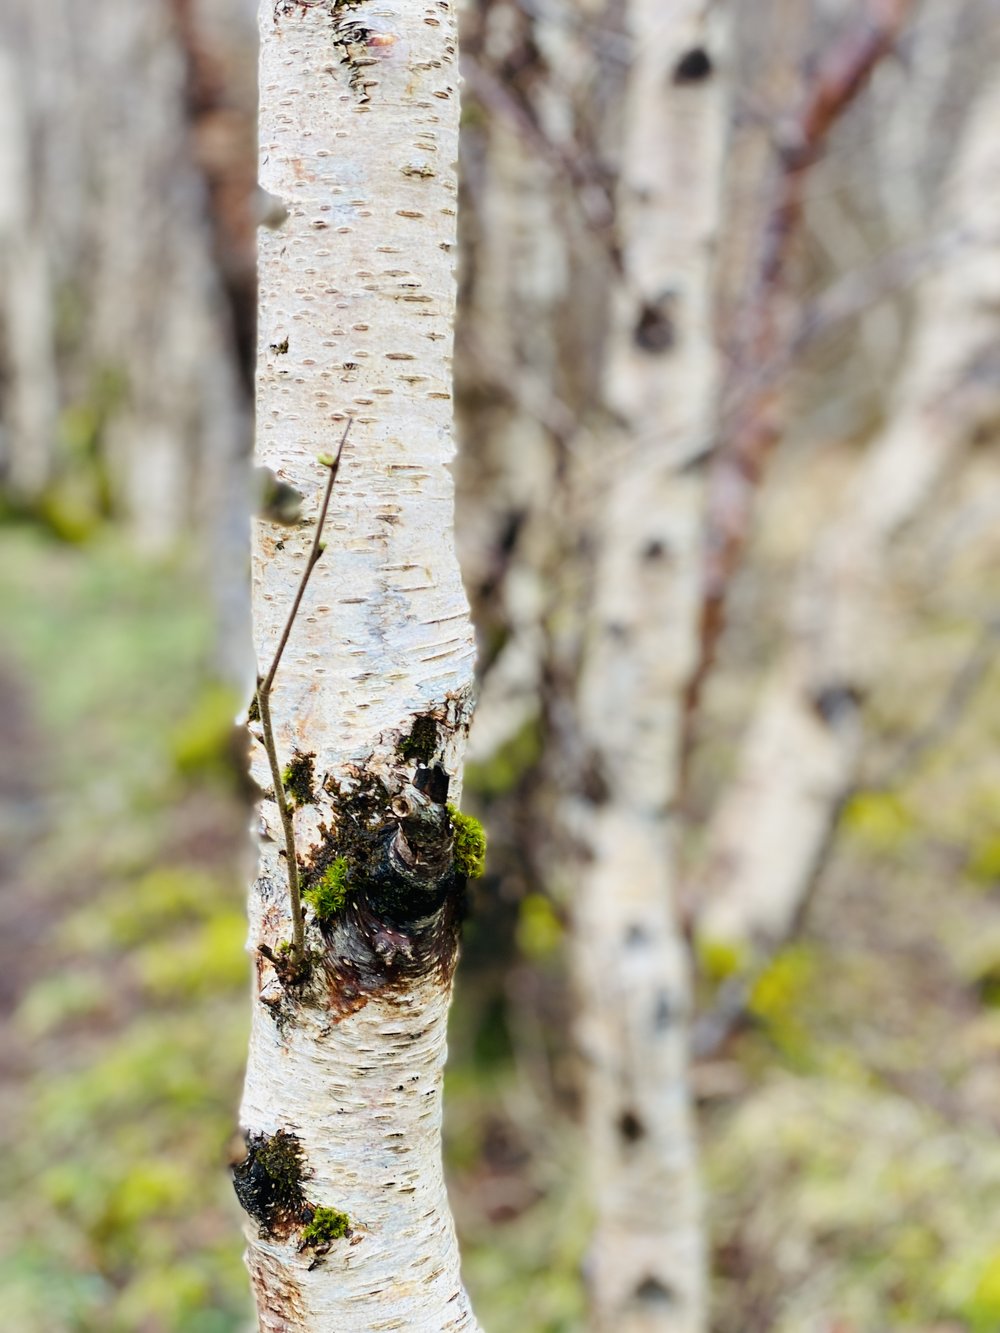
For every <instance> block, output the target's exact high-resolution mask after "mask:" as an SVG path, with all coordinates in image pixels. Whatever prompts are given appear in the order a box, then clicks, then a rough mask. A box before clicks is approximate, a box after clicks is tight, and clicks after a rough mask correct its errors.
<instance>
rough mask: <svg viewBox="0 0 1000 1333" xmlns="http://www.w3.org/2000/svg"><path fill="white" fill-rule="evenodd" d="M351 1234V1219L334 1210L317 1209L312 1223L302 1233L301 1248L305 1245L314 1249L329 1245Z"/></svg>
mask: <svg viewBox="0 0 1000 1333" xmlns="http://www.w3.org/2000/svg"><path fill="white" fill-rule="evenodd" d="M350 1233H351V1219H350V1218H349V1217H348V1216H347V1214H346V1213H341V1212H339V1211H338V1210H337V1209H336V1208H317V1209H316V1211H315V1212H314V1213H313V1217H312V1221H311V1222H310V1223H309V1224H308V1226H307V1227H305V1229H304V1230H303V1232H302V1245H303V1248H304V1247H305V1246H307V1245H310V1246H312V1247H313V1249H316V1248H317V1247H319V1246H321V1245H330V1244H331V1243H332V1242H333V1241H335V1240H342V1239H343V1238H344V1237H345V1236H349V1235H350Z"/></svg>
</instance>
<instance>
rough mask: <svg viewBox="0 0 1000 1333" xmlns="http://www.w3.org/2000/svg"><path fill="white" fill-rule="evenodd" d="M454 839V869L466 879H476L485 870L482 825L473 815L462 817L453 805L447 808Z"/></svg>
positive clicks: (484, 845)
mask: <svg viewBox="0 0 1000 1333" xmlns="http://www.w3.org/2000/svg"><path fill="white" fill-rule="evenodd" d="M448 815H449V817H450V819H451V831H452V837H453V839H454V855H455V869H456V870H457V871H458V873H459V874H460V875H464V876H465V877H466V879H478V878H479V877H480V875H482V873H483V871H484V870H485V869H486V834H485V832H484V830H483V826H482V824H480V822H479V820H478V819H476V818H475V817H474V816H473V815H463V814H462V812H461V810H459V809H458V808H457V807H456V806H454V805H449V806H448Z"/></svg>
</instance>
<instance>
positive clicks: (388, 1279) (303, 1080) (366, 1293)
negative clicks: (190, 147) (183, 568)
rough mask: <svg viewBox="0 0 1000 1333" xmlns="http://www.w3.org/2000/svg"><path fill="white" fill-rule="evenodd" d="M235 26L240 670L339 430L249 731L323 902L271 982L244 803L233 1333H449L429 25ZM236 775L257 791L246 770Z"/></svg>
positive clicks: (449, 309)
mask: <svg viewBox="0 0 1000 1333" xmlns="http://www.w3.org/2000/svg"><path fill="white" fill-rule="evenodd" d="M259 14H260V33H261V69H260V170H261V184H262V186H263V187H264V189H265V190H267V191H268V192H270V194H272V195H273V196H275V197H276V200H278V201H280V206H281V207H283V209H284V210H286V211H287V217H286V218H285V221H284V222H283V224H282V225H281V226H280V227H278V228H277V229H276V230H274V231H272V232H267V233H265V234H263V236H262V241H261V247H260V328H259V342H258V370H257V410H258V454H257V457H258V462H259V463H260V464H262V465H264V466H266V467H268V468H271V469H272V470H273V471H274V472H275V473H276V474H277V476H278V477H279V478H280V479H281V480H282V481H283V482H285V483H286V484H288V485H290V486H292V487H294V488H296V489H297V490H298V491H300V492H301V493H302V495H303V497H304V502H303V513H304V521H303V523H302V524H301V525H300V527H299V528H298V529H296V530H293V531H291V532H289V531H288V530H287V529H285V530H281V529H277V528H275V527H272V526H270V525H269V524H267V523H263V522H260V523H258V524H257V528H256V532H255V540H254V573H253V605H254V635H255V644H256V650H257V655H258V663H259V666H260V668H261V669H262V670H263V671H266V670H267V666H268V663H269V660H270V658H271V657H272V655H273V652H274V649H275V646H276V644H277V642H278V639H279V637H280V634H281V631H282V627H283V624H284V622H285V618H286V616H287V614H288V609H289V606H290V604H291V602H292V598H293V596H294V592H295V586H296V584H297V582H298V579H299V576H300V574H301V570H302V565H303V561H304V559H305V558H306V553H307V550H308V547H309V545H310V543H311V541H312V537H313V532H314V522H315V516H316V512H317V506H318V503H319V497H320V493H321V491H322V489H323V483H324V481H325V475H324V472H323V469H322V468H321V467H319V466H317V462H316V458H317V455H318V454H323V453H331V454H332V453H333V452H334V451H335V449H336V445H337V442H338V439H339V437H340V435H341V432H342V429H343V425H344V421H345V418H346V416H347V415H348V414H350V415H352V416H353V424H352V428H351V435H350V438H349V441H348V444H347V447H346V449H345V451H344V455H343V461H342V465H341V469H340V474H339V477H338V480H337V483H336V488H335V490H334V494H333V500H332V504H331V509H330V517H329V519H328V521H327V524H326V528H325V540H326V544H327V545H326V550H325V553H324V554H323V556H322V558H321V560H320V562H319V564H318V565H317V567H316V569H315V572H314V573H313V575H312V580H311V582H310V584H309V586H308V590H307V592H306V595H305V598H304V601H303V604H302V608H301V612H300V614H299V616H298V617H297V619H296V620H295V622H294V624H293V626H292V630H291V637H290V639H289V642H288V647H287V649H286V651H285V654H284V657H283V659H282V663H281V667H280V670H279V672H278V674H277V678H276V681H275V685H274V692H273V697H272V704H271V714H272V717H273V721H274V729H275V736H276V741H277V749H278V752H279V754H280V755H281V756H282V762H283V763H285V764H288V765H290V767H292V768H294V769H295V770H296V772H297V774H298V778H299V781H296V782H295V784H294V785H295V787H296V788H297V792H296V795H295V796H294V803H295V805H296V811H295V815H294V821H295V842H296V850H297V855H298V858H299V861H300V866H301V873H302V877H303V883H304V885H305V892H306V896H307V898H308V897H309V895H310V888H311V887H316V886H318V885H321V884H322V883H324V882H325V883H327V884H328V885H329V884H332V883H335V884H336V886H337V890H338V891H339V897H337V896H336V894H335V898H334V903H333V905H332V906H330V904H329V903H328V904H327V910H326V911H325V912H321V911H320V910H319V908H318V907H310V908H308V909H307V922H306V942H307V948H308V951H309V953H308V959H307V965H306V967H305V968H304V969H300V970H299V972H298V973H297V974H296V975H293V974H292V973H291V972H290V970H289V969H288V967H287V955H286V956H284V957H283V955H282V953H281V945H282V943H283V942H284V941H287V940H289V939H290V938H291V925H290V922H289V917H288V896H287V887H286V878H287V877H286V867H285V860H284V856H283V854H282V848H283V845H284V844H283V840H282V830H281V826H280V823H279V818H278V811H277V807H276V804H275V802H274V800H273V799H271V798H273V795H274V793H273V790H272V791H271V793H270V797H269V796H268V795H267V794H265V797H264V800H263V802H262V805H261V810H260V837H261V853H260V865H259V876H258V878H257V880H256V883H255V884H254V886H253V888H252V891H251V895H250V917H251V925H250V947H251V950H252V952H253V955H254V959H255V987H254V991H255V994H254V1004H253V1027H252V1035H251V1042H250V1056H249V1064H248V1068H247V1077H246V1089H245V1094H244V1098H243V1104H242V1110H241V1123H242V1126H243V1129H244V1131H245V1133H246V1136H247V1141H248V1146H249V1151H248V1156H247V1159H246V1161H245V1162H243V1163H242V1164H241V1165H240V1166H239V1167H237V1168H236V1184H237V1193H238V1194H239V1196H240V1198H241V1201H242V1202H243V1204H244V1207H246V1208H247V1211H248V1214H249V1216H248V1220H247V1226H246V1235H247V1243H248V1251H247V1260H248V1266H249V1269H250V1273H251V1278H252V1283H253V1288H254V1293H255V1296H256V1300H257V1305H258V1310H259V1317H260V1327H261V1328H262V1329H268V1330H278V1329H281V1330H302V1333H325V1331H329V1333H333V1330H347V1329H350V1330H351V1331H352V1333H364V1330H375V1329H379V1330H382V1329H422V1330H428V1333H429V1331H430V1330H441V1329H472V1328H475V1327H476V1324H475V1320H474V1317H473V1315H472V1312H471V1309H470V1306H469V1302H468V1299H467V1297H466V1295H465V1292H464V1290H463V1288H462V1283H461V1279H460V1276H459V1265H458V1251H457V1245H456V1240H455V1232H454V1227H453V1224H452V1220H451V1215H450V1213H449V1209H448V1202H447V1198H446V1194H445V1188H444V1182H443V1177H442V1166H441V1143H440V1129H441V1080H442V1070H443V1065H444V1058H445V1036H446V1020H447V1011H448V1002H449V998H450V991H451V978H452V971H453V968H454V963H455V955H456V948H457V934H458V919H459V916H460V910H461V899H462V894H463V888H464V875H463V870H464V869H465V868H467V867H465V866H464V865H463V863H462V861H461V857H460V856H459V857H458V859H457V860H456V847H455V845H454V840H453V833H454V826H453V824H452V820H451V817H450V815H449V813H448V810H447V805H446V802H447V803H449V804H450V803H453V802H457V800H458V797H459V789H460V775H461V762H462V755H463V751H464V745H465V737H466V732H467V729H468V722H469V717H470V712H471V698H472V681H473V659H474V643H473V636H472V629H471V625H470V621H469V614H468V605H467V602H466V597H465V593H464V591H463V588H462V582H461V579H460V577H459V570H458V564H457V560H456V556H455V551H454V544H453V538H452V525H453V512H452V511H453V487H452V479H451V475H450V472H449V466H448V465H449V462H450V460H451V458H452V455H453V442H452V400H451V351H452V323H453V315H454V302H455V283H454V273H453V267H454V257H453V249H454V241H455V214H456V182H455V166H454V164H455V160H456V157H457V135H458V113H459V107H458V72H457V65H456V59H457V52H456V32H455V15H454V11H453V7H452V5H451V4H450V3H448V2H446V0H431V2H430V3H420V4H414V3H413V2H412V0H372V2H371V3H360V4H336V3H319V4H303V3H296V2H295V0H279V2H278V3H277V4H276V3H275V0H262V3H261V6H260V11H259ZM254 774H255V776H256V778H257V780H258V781H259V783H260V785H261V786H262V787H264V788H270V787H271V780H270V775H269V771H268V767H267V764H266V762H265V758H264V754H263V749H262V747H261V746H260V745H259V744H258V745H256V746H255V755H254ZM289 1182H290V1183H289ZM321 1209H323V1210H331V1212H330V1213H323V1212H320V1211H318V1210H321ZM338 1219H339V1220H338ZM324 1226H325V1228H326V1230H325V1233H324ZM310 1227H311V1228H312V1229H310Z"/></svg>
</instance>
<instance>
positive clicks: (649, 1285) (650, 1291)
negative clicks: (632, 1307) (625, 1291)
mask: <svg viewBox="0 0 1000 1333" xmlns="http://www.w3.org/2000/svg"><path fill="white" fill-rule="evenodd" d="M635 1296H636V1300H637V1301H639V1302H640V1303H641V1304H642V1305H676V1304H677V1297H676V1296H675V1295H674V1293H673V1291H672V1290H671V1288H670V1287H668V1286H667V1285H666V1284H665V1283H663V1282H661V1281H660V1279H659V1278H658V1277H647V1278H643V1280H642V1281H641V1282H640V1283H639V1285H638V1286H637V1287H636V1289H635Z"/></svg>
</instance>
